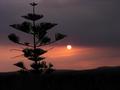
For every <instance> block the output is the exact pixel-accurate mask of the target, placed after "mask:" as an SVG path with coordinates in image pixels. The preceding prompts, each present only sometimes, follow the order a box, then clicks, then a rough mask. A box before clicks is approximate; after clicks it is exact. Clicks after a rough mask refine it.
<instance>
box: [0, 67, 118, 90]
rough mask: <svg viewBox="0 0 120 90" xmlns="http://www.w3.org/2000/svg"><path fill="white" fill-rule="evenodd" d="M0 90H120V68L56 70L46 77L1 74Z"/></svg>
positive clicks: (16, 73)
mask: <svg viewBox="0 0 120 90" xmlns="http://www.w3.org/2000/svg"><path fill="white" fill-rule="evenodd" d="M0 90H120V67H109V68H108V67H103V68H98V69H94V70H86V71H70V70H64V71H63V70H56V71H54V72H53V73H50V74H46V75H39V74H31V73H24V74H21V73H18V72H13V73H12V72H11V73H1V74H0Z"/></svg>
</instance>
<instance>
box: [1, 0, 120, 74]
mask: <svg viewBox="0 0 120 90" xmlns="http://www.w3.org/2000/svg"><path fill="white" fill-rule="evenodd" d="M31 1H33V0H0V51H1V52H0V72H6V71H15V70H18V68H16V67H15V66H13V64H14V63H16V62H17V61H25V64H26V66H28V64H30V63H31V62H30V61H29V60H26V59H25V58H24V57H18V58H14V59H13V58H12V57H14V56H17V55H20V54H21V52H18V51H10V50H11V49H20V50H21V49H22V48H24V47H22V46H19V45H16V44H13V43H12V42H10V41H9V40H8V38H7V35H9V34H10V33H17V35H21V37H25V40H30V36H29V35H26V34H24V33H21V32H19V31H17V30H15V29H12V28H11V27H9V25H10V24H14V23H21V22H22V21H24V19H23V18H21V17H20V16H23V15H26V14H27V13H29V12H31V11H32V8H31V7H30V5H28V3H30V2H31ZM34 1H37V2H39V5H38V7H37V8H36V11H37V13H39V14H43V15H44V18H43V19H41V21H48V22H53V23H58V26H56V27H55V28H53V30H50V31H53V33H55V32H60V33H64V34H66V35H67V38H65V39H64V40H62V41H60V42H58V43H56V44H54V46H53V47H55V48H54V49H52V50H50V51H49V52H48V53H47V54H45V56H46V57H47V58H46V61H48V62H52V63H53V64H54V68H56V69H75V70H79V69H80V70H81V69H82V70H83V69H92V68H97V67H102V66H119V65H120V11H119V9H120V5H119V3H120V0H34ZM27 37H28V39H26V38H27ZM68 44H70V45H72V49H71V50H67V48H66V46H67V45H68ZM50 47H52V45H51V46H50ZM45 48H49V47H45Z"/></svg>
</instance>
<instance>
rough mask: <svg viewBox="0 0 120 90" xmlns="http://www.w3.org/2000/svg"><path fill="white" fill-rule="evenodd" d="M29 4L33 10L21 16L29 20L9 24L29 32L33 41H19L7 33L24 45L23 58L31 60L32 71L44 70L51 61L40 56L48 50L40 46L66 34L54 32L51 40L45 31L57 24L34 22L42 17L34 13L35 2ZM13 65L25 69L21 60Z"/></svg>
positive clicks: (13, 35)
mask: <svg viewBox="0 0 120 90" xmlns="http://www.w3.org/2000/svg"><path fill="white" fill-rule="evenodd" d="M30 5H31V6H32V7H33V12H32V13H28V14H27V15H25V16H22V17H23V18H24V19H26V20H30V21H31V22H28V21H24V22H23V23H22V24H13V25H10V26H11V27H12V28H14V29H17V30H19V31H22V32H24V33H26V34H30V35H31V36H32V38H33V42H32V43H30V42H21V40H20V38H19V37H18V36H17V35H16V34H14V33H12V34H10V35H8V38H9V40H11V41H12V42H14V43H16V44H19V45H23V46H26V48H24V49H23V50H22V52H23V54H24V57H25V58H27V59H28V60H31V61H33V63H32V64H31V65H30V66H31V67H32V70H33V71H39V72H46V71H48V70H50V69H51V68H52V67H53V65H52V64H51V63H49V64H47V63H46V62H45V61H44V59H45V57H42V55H43V54H45V53H47V51H48V50H44V49H42V48H41V46H45V45H50V44H52V43H55V42H57V41H59V40H61V39H63V38H64V37H66V35H63V34H61V33H56V34H55V38H54V40H52V38H51V37H49V36H48V35H47V33H48V30H49V29H52V28H53V27H54V26H56V25H57V24H56V23H50V22H42V23H36V21H37V20H39V19H41V18H43V15H39V14H36V13H35V7H36V6H37V3H35V2H32V3H30ZM14 65H15V66H17V67H19V68H22V70H27V69H26V67H25V66H24V63H23V62H18V63H15V64H14Z"/></svg>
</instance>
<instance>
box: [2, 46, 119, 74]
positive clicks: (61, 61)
mask: <svg viewBox="0 0 120 90" xmlns="http://www.w3.org/2000/svg"><path fill="white" fill-rule="evenodd" d="M48 48H50V47H48ZM11 49H19V50H21V49H22V48H21V47H17V46H0V51H1V52H0V72H8V71H16V70H19V68H17V67H15V66H14V65H13V64H14V63H16V62H18V61H23V62H24V63H25V65H26V66H27V67H29V64H30V63H31V61H30V60H27V59H26V58H24V57H23V56H21V57H17V58H11V57H14V56H17V55H21V54H22V53H21V52H19V51H10V50H11ZM43 56H45V57H46V61H47V62H48V63H49V62H51V63H53V65H54V68H55V69H78V70H79V69H91V68H96V67H101V66H115V65H118V66H119V65H120V61H119V60H120V48H116V49H113V48H88V47H75V46H74V48H72V49H71V50H68V49H66V46H59V47H55V48H54V49H51V50H49V51H48V53H46V54H44V55H43ZM29 68H30V67H29Z"/></svg>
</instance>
